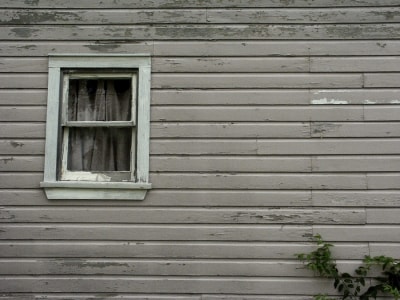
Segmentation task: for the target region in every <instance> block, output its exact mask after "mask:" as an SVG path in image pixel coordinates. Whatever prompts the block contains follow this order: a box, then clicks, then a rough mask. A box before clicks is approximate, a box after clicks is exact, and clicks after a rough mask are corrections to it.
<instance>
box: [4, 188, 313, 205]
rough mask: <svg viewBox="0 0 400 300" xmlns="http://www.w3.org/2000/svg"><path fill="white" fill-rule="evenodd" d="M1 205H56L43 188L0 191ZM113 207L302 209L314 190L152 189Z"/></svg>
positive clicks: (87, 203)
mask: <svg viewBox="0 0 400 300" xmlns="http://www.w3.org/2000/svg"><path fill="white" fill-rule="evenodd" d="M0 195H1V196H0V201H1V202H0V203H1V205H12V206H24V205H29V206H42V205H43V206H47V205H54V202H53V201H49V200H47V198H46V196H45V195H44V192H43V190H42V189H3V190H0ZM56 204H58V205H74V206H77V205H78V206H80V205H83V206H104V205H105V204H108V203H106V202H104V201H96V200H89V201H83V200H80V201H73V200H57V202H56ZM111 204H112V205H113V206H146V207H153V206H159V207H169V206H179V207H202V206H206V207H211V206H215V207H225V206H229V207H232V206H235V207H252V206H256V207H299V206H300V207H303V206H309V205H311V191H283V190H281V191H254V190H245V191H238V190H222V191H221V190H220V191H216V190H199V189H197V190H171V189H168V190H162V189H161V190H154V189H153V190H150V191H149V192H148V194H147V196H146V200H145V202H141V201H112V203H111Z"/></svg>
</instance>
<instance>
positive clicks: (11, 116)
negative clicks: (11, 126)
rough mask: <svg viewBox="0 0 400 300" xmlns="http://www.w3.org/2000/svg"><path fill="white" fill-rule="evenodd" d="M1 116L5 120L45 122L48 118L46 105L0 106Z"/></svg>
mask: <svg viewBox="0 0 400 300" xmlns="http://www.w3.org/2000/svg"><path fill="white" fill-rule="evenodd" d="M0 118H1V120H2V121H4V122H12V121H17V122H18V121H25V122H34V121H36V122H44V121H45V120H46V107H41V106H30V107H22V106H14V107H13V106H11V107H9V106H2V107H0Z"/></svg>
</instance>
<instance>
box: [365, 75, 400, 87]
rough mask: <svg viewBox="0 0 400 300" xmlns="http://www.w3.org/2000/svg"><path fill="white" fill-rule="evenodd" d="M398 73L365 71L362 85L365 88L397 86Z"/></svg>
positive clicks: (399, 76)
mask: <svg viewBox="0 0 400 300" xmlns="http://www.w3.org/2000/svg"><path fill="white" fill-rule="evenodd" d="M399 80H400V74H399V73H366V74H365V75H364V86H365V87H366V88H377V87H379V88H386V87H399Z"/></svg>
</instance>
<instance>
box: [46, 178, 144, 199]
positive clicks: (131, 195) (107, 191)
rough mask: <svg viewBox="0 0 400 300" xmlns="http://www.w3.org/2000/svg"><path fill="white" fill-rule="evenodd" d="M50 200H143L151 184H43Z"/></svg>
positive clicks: (47, 182)
mask: <svg viewBox="0 0 400 300" xmlns="http://www.w3.org/2000/svg"><path fill="white" fill-rule="evenodd" d="M40 186H41V187H43V188H44V190H45V193H46V196H47V198H48V199H65V200H70V199H79V200H83V199H93V200H143V199H144V198H145V196H146V193H147V190H148V189H151V184H150V183H135V182H82V181H56V182H50V181H45V182H41V183H40Z"/></svg>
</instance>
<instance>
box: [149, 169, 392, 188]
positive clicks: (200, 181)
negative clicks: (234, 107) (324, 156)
mask: <svg viewBox="0 0 400 300" xmlns="http://www.w3.org/2000/svg"><path fill="white" fill-rule="evenodd" d="M150 180H151V182H152V183H153V186H154V187H155V188H177V189H179V188H181V189H184V188H186V189H195V188H204V189H222V188H229V189H261V190H264V189H267V190H269V189H271V190H276V189H288V190H293V189H294V190H308V189H317V190H319V189H322V190H325V189H328V190H329V189H343V190H347V189H355V190H363V189H366V188H367V178H366V175H363V174H339V175H338V174H242V173H241V174H224V173H222V174H191V173H189V174H179V173H178V174H175V173H168V174H151V175H150ZM369 180H370V181H372V180H373V179H372V178H371V179H369ZM371 184H372V182H371ZM392 184H393V183H392ZM375 185H378V184H375ZM373 186H374V185H373ZM371 188H372V187H371Z"/></svg>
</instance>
